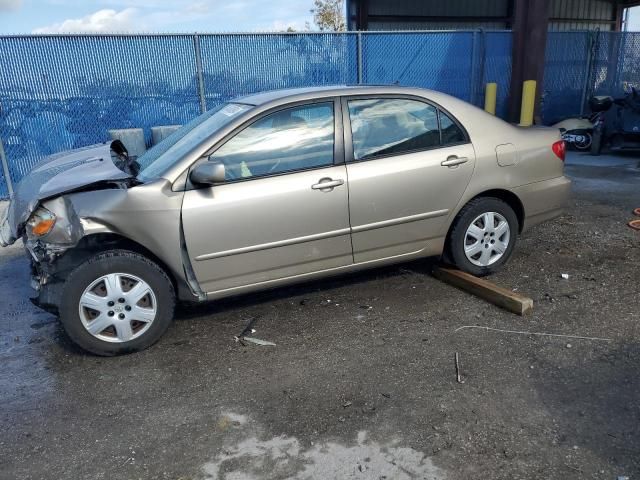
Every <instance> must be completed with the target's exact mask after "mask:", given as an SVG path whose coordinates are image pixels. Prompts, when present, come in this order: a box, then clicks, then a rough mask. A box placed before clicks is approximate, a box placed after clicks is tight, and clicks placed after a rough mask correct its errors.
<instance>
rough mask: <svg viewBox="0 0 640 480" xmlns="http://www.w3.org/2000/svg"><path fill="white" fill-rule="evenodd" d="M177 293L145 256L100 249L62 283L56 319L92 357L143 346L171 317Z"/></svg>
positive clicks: (154, 339)
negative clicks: (58, 315)
mask: <svg viewBox="0 0 640 480" xmlns="http://www.w3.org/2000/svg"><path fill="white" fill-rule="evenodd" d="M174 305H175V294H174V289H173V285H172V284H171V281H170V280H169V278H168V277H167V275H166V273H165V272H164V271H163V270H162V269H161V268H160V267H159V266H158V265H156V264H155V263H153V262H152V261H150V260H149V259H147V258H146V257H144V256H142V255H140V254H137V253H134V252H130V251H126V250H111V251H107V252H104V253H100V254H98V255H96V256H95V257H93V258H91V259H89V260H88V261H86V262H84V263H83V264H81V265H80V266H79V267H77V268H76V269H75V270H74V271H73V272H71V274H70V275H69V277H68V278H67V281H66V282H65V285H64V288H63V296H62V301H61V305H60V320H61V322H62V324H63V325H64V328H65V330H66V332H67V334H68V335H69V337H71V339H72V340H73V341H74V342H75V343H77V344H78V345H79V346H80V347H82V348H84V349H85V350H87V351H89V352H91V353H94V354H96V355H104V356H110V355H118V354H121V353H129V352H134V351H139V350H143V349H145V348H147V347H149V346H150V345H152V344H153V343H155V342H156V341H157V340H158V339H159V338H160V337H161V336H162V334H163V333H164V332H165V331H166V330H167V328H168V327H169V324H170V323H171V320H172V319H173V310H174Z"/></svg>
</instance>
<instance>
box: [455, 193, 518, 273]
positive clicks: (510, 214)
mask: <svg viewBox="0 0 640 480" xmlns="http://www.w3.org/2000/svg"><path fill="white" fill-rule="evenodd" d="M518 230H519V224H518V217H517V216H516V214H515V212H514V211H513V209H512V208H511V207H510V206H509V205H508V204H507V203H506V202H504V201H502V200H500V199H498V198H493V197H480V198H476V199H473V200H471V201H470V202H469V203H468V204H467V205H465V206H464V207H463V208H462V210H460V213H458V215H457V216H456V219H455V220H454V223H453V227H452V229H451V232H450V234H449V242H448V245H447V248H448V257H449V258H450V259H451V260H452V262H453V263H454V264H455V266H457V267H458V268H459V269H460V270H463V271H465V272H468V273H470V274H472V275H476V276H484V275H489V274H492V273H494V272H496V271H498V270H499V269H500V268H501V267H502V265H504V264H505V263H506V262H507V260H509V257H511V254H512V253H513V249H514V248H515V245H516V241H517V237H518Z"/></svg>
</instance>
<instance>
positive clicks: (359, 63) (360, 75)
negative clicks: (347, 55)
mask: <svg viewBox="0 0 640 480" xmlns="http://www.w3.org/2000/svg"><path fill="white" fill-rule="evenodd" d="M357 43H358V85H360V84H362V32H358V37H357Z"/></svg>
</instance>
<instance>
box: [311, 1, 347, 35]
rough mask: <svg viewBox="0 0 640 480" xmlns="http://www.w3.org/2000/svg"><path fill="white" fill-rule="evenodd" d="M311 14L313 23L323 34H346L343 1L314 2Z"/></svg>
mask: <svg viewBox="0 0 640 480" xmlns="http://www.w3.org/2000/svg"><path fill="white" fill-rule="evenodd" d="M311 13H312V14H313V23H315V24H316V27H318V29H319V30H320V31H321V32H325V31H329V32H344V31H345V30H346V26H345V21H344V1H343V0H313V8H312V9H311Z"/></svg>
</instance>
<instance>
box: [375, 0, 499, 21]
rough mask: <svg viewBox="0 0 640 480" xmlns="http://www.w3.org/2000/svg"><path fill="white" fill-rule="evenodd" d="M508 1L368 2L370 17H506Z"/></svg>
mask: <svg viewBox="0 0 640 480" xmlns="http://www.w3.org/2000/svg"><path fill="white" fill-rule="evenodd" d="M508 9H509V0H446V1H443V0H393V1H389V0H369V14H370V15H416V16H441V17H442V16H458V15H459V16H465V17H494V16H495V17H504V16H507V13H508Z"/></svg>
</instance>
